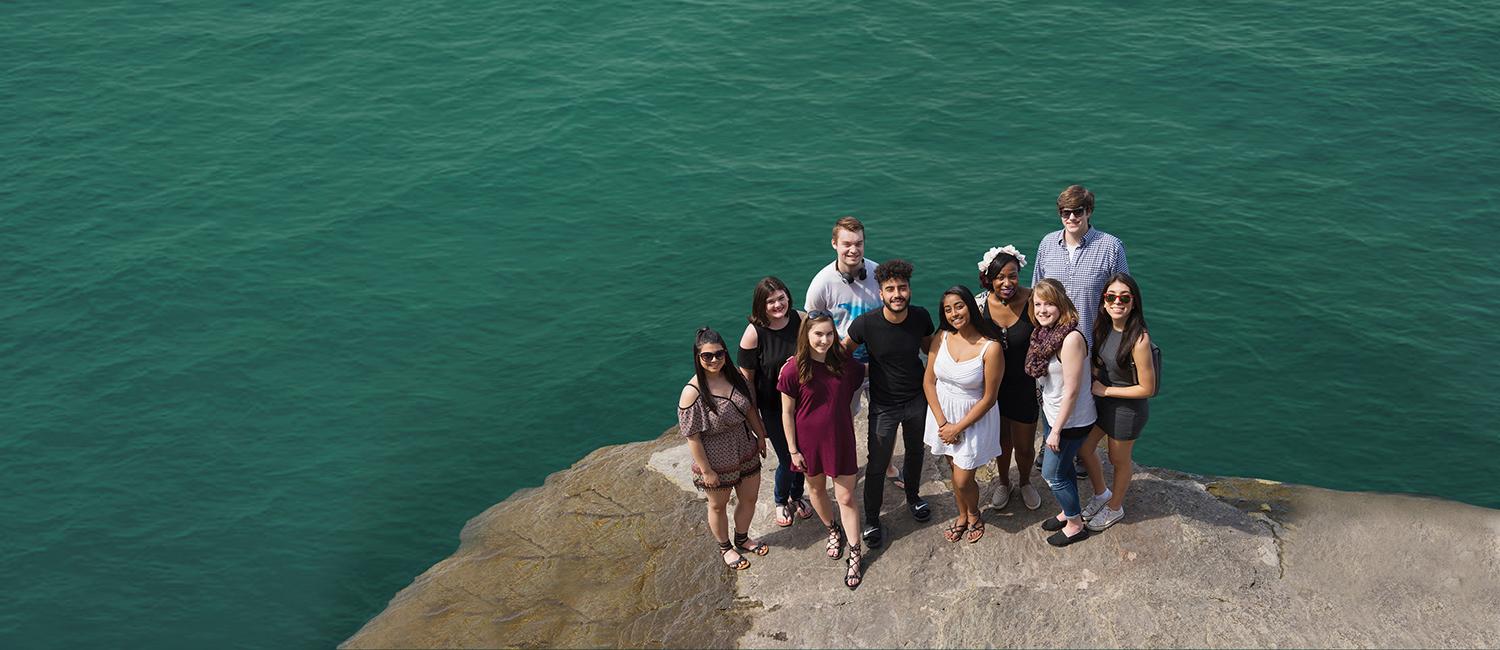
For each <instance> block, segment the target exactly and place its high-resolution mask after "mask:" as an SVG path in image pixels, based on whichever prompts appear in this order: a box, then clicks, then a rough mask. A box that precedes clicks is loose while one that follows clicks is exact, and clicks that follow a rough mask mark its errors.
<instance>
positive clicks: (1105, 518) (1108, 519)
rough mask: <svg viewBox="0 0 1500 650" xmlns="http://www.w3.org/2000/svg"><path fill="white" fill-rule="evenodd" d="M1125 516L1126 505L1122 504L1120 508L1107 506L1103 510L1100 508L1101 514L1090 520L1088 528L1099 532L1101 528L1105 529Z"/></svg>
mask: <svg viewBox="0 0 1500 650" xmlns="http://www.w3.org/2000/svg"><path fill="white" fill-rule="evenodd" d="M1124 518H1125V506H1120V509H1119V510H1115V509H1114V508H1109V507H1106V508H1104V509H1103V510H1100V511H1099V514H1096V515H1094V518H1093V519H1090V520H1089V523H1088V525H1087V526H1086V528H1088V529H1089V530H1091V531H1094V532H1096V533H1097V532H1099V531H1101V530H1104V529H1105V528H1109V527H1110V526H1113V525H1115V522H1117V521H1119V520H1121V519H1124Z"/></svg>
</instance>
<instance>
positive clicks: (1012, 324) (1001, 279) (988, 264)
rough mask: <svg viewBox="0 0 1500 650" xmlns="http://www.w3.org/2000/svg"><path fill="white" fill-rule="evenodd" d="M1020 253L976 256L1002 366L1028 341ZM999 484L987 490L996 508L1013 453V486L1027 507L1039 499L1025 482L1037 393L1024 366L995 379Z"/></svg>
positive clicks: (1006, 491)
mask: <svg viewBox="0 0 1500 650" xmlns="http://www.w3.org/2000/svg"><path fill="white" fill-rule="evenodd" d="M1024 266H1026V256H1025V255H1022V254H1021V253H1020V251H1017V250H1016V247H1015V246H1009V245H1007V246H1004V247H1002V248H991V249H990V250H989V251H988V252H986V253H985V255H984V258H983V259H981V260H980V262H979V286H981V287H984V288H985V291H984V292H983V293H981V294H979V296H977V298H976V299H977V301H978V304H979V311H980V312H981V313H983V314H984V315H985V317H987V318H989V319H990V322H991V323H994V324H995V327H996V328H997V329H999V330H1000V334H1001V337H1000V344H1001V348H1002V349H1003V350H1004V351H1005V367H1006V368H1021V367H1024V366H1025V365H1026V348H1027V346H1028V345H1030V342H1031V330H1032V323H1031V321H1030V320H1029V319H1028V318H1027V316H1026V305H1027V304H1028V303H1029V302H1030V301H1031V289H1029V288H1026V287H1023V286H1021V267H1024ZM999 403H1000V450H1001V454H1000V457H999V458H997V459H996V463H998V464H999V468H998V469H999V482H1000V485H999V486H998V487H996V488H995V492H994V493H993V494H991V495H990V503H991V504H993V505H994V506H995V508H996V509H999V508H1004V507H1005V505H1006V504H1007V503H1009V502H1010V496H1011V484H1010V464H1011V459H1012V458H1014V459H1015V464H1016V470H1017V474H1018V475H1019V479H1018V481H1017V483H1018V484H1019V488H1017V490H1018V491H1019V492H1020V493H1021V500H1022V501H1024V502H1025V503H1026V507H1027V508H1028V509H1030V510H1036V509H1037V508H1039V507H1041V505H1042V496H1041V495H1040V494H1038V493H1037V491H1036V488H1035V487H1032V485H1031V469H1032V463H1033V462H1035V460H1036V446H1035V440H1036V421H1037V397H1036V379H1034V378H1032V377H1031V376H1030V375H1028V374H1026V373H1024V372H1019V371H1018V372H1007V373H1005V376H1004V377H1003V378H1002V379H1001V382H1000V396H999Z"/></svg>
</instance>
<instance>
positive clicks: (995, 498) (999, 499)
mask: <svg viewBox="0 0 1500 650" xmlns="http://www.w3.org/2000/svg"><path fill="white" fill-rule="evenodd" d="M1007 503H1010V486H1009V485H999V486H996V487H995V493H994V494H991V495H990V505H992V506H995V509H996V510H999V509H1001V508H1004V507H1005V504H1007Z"/></svg>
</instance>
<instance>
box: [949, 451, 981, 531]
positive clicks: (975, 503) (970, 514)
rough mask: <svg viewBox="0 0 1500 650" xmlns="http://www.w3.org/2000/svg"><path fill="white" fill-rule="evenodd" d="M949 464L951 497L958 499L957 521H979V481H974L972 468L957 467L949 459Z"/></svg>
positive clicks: (969, 522)
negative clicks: (951, 478)
mask: <svg viewBox="0 0 1500 650" xmlns="http://www.w3.org/2000/svg"><path fill="white" fill-rule="evenodd" d="M949 464H950V466H951V467H952V469H953V498H954V500H956V501H958V521H959V523H967V524H972V523H974V522H976V521H979V483H977V482H975V481H974V470H972V469H964V468H962V467H959V466H958V464H957V463H953V462H952V460H951V459H950V460H949Z"/></svg>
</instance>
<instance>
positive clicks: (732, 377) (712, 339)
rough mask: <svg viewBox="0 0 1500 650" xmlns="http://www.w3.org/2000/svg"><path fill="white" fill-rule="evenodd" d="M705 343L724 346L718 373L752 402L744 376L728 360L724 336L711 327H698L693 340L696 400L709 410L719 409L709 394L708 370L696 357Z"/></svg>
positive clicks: (752, 396) (751, 395) (753, 401)
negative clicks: (722, 364) (696, 381)
mask: <svg viewBox="0 0 1500 650" xmlns="http://www.w3.org/2000/svg"><path fill="white" fill-rule="evenodd" d="M705 345H718V346H720V347H722V348H724V368H723V369H721V370H719V374H722V375H724V378H725V379H728V380H729V385H730V386H731V387H733V388H734V390H737V391H739V392H741V393H744V394H745V395H746V396H748V397H749V399H750V403H751V404H754V403H755V395H754V394H752V393H751V392H750V387H749V386H748V385H747V384H745V376H744V375H741V374H740V371H739V370H736V369H735V367H734V364H733V363H730V362H729V346H727V345H724V337H722V336H719V333H718V332H715V331H714V330H713V328H711V327H700V328H698V337H697V338H696V339H695V340H694V341H693V374H694V375H697V377H698V401H700V402H703V405H704V406H705V407H708V410H710V411H714V412H718V410H719V409H718V407H717V406H716V405H715V404H714V400H713V398H712V397H711V396H710V393H712V392H713V391H710V390H709V389H708V371H707V370H704V369H703V360H702V359H699V358H698V352H700V351H701V350H703V346H705Z"/></svg>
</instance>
